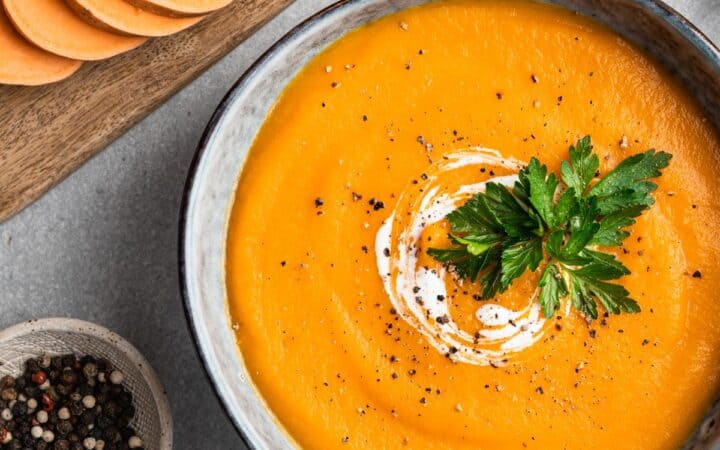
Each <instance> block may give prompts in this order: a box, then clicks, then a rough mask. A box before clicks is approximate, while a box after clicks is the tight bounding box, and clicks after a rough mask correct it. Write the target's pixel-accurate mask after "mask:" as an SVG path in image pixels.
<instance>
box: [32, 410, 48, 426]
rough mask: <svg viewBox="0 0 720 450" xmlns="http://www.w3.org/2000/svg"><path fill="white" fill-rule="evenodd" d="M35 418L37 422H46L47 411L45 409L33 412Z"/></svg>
mask: <svg viewBox="0 0 720 450" xmlns="http://www.w3.org/2000/svg"><path fill="white" fill-rule="evenodd" d="M35 419H36V420H37V421H38V423H47V421H48V413H47V411H45V410H42V409H41V410H40V411H38V412H37V414H35Z"/></svg>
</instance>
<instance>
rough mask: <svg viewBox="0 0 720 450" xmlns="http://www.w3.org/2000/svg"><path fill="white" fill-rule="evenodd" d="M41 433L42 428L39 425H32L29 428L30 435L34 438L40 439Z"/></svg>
mask: <svg viewBox="0 0 720 450" xmlns="http://www.w3.org/2000/svg"><path fill="white" fill-rule="evenodd" d="M42 434H43V429H42V427H41V426H40V425H35V426H34V427H32V428H30V435H31V436H32V437H33V438H35V439H40V438H41V437H42Z"/></svg>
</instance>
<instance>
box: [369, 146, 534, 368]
mask: <svg viewBox="0 0 720 450" xmlns="http://www.w3.org/2000/svg"><path fill="white" fill-rule="evenodd" d="M473 166H478V169H479V168H483V170H486V168H494V169H496V170H503V171H507V170H508V169H509V170H511V171H513V172H516V171H517V170H519V169H520V168H521V167H522V166H523V163H522V162H521V161H517V160H515V159H512V158H504V157H502V155H501V154H500V153H499V152H497V151H495V150H490V149H485V148H479V147H472V148H468V149H464V150H461V151H457V152H454V153H451V154H448V155H446V156H445V157H444V158H443V159H441V160H440V161H439V162H437V163H435V164H434V165H433V166H432V167H431V169H430V170H429V171H428V173H427V174H426V175H424V176H423V177H422V178H423V180H422V182H420V183H418V184H413V185H412V187H413V189H408V190H406V191H405V192H404V193H403V194H402V195H401V196H400V198H399V199H398V203H397V206H396V207H395V209H394V210H393V212H392V213H391V214H390V216H389V217H388V218H387V219H386V220H385V221H384V222H383V225H382V226H381V227H380V229H379V230H378V233H377V237H376V241H375V251H376V258H377V268H378V272H379V274H380V276H381V277H382V280H383V284H384V287H385V291H386V293H387V295H388V297H389V298H390V301H391V302H392V304H393V306H394V308H395V310H396V311H397V313H398V314H399V315H400V316H401V317H403V318H404V319H405V321H407V323H408V324H410V325H411V326H412V327H413V328H415V329H416V330H417V331H419V332H420V333H422V334H423V335H424V336H425V337H426V338H427V340H428V342H429V343H430V344H431V345H432V346H433V347H434V348H435V349H437V350H438V351H439V352H441V353H443V354H445V355H447V356H448V357H449V358H450V359H452V360H453V361H456V362H465V363H470V364H477V365H502V364H503V363H505V362H506V361H507V358H508V356H509V355H511V354H513V353H517V352H520V351H521V350H523V349H525V348H528V347H529V346H531V345H532V344H534V343H535V342H537V340H538V339H540V338H541V337H542V335H543V326H544V324H545V318H544V317H543V315H542V314H541V312H540V307H539V305H538V302H537V291H535V293H534V294H533V295H532V296H530V298H528V302H527V305H526V306H524V307H523V308H521V309H519V310H513V309H509V308H506V307H504V306H501V305H499V304H496V303H485V304H483V305H482V306H481V307H480V308H479V309H478V310H477V311H476V313H475V317H476V319H477V320H478V322H479V326H480V329H479V331H478V332H477V333H475V334H474V335H471V334H470V333H468V332H467V331H464V330H462V329H461V328H460V327H459V326H458V325H457V323H456V322H455V320H453V317H452V315H451V313H450V303H451V302H452V299H451V297H449V296H448V295H447V287H446V282H445V278H446V275H447V273H446V270H445V269H444V267H443V266H442V265H441V264H435V265H433V266H432V267H430V266H420V265H419V264H418V252H419V241H420V239H421V237H422V235H423V231H424V230H425V229H426V228H427V227H428V226H430V225H432V224H434V223H436V222H438V221H440V220H442V219H444V218H445V217H446V216H447V215H448V214H449V213H450V212H452V211H453V210H454V209H455V208H457V207H458V206H459V205H460V204H461V203H462V202H463V201H466V200H468V199H469V198H470V197H471V196H472V195H474V194H476V193H478V192H482V191H484V190H485V186H486V184H487V183H488V182H495V183H501V184H504V185H507V186H510V185H512V184H513V183H514V182H515V180H517V176H516V175H504V176H493V177H491V178H489V179H487V180H485V181H483V182H480V183H473V184H461V185H459V186H453V180H456V179H457V178H458V177H455V176H454V175H457V173H456V171H458V170H467V168H469V167H473ZM490 173H491V174H492V173H493V172H492V171H491V172H490ZM400 219H402V220H400Z"/></svg>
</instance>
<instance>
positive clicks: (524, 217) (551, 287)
mask: <svg viewBox="0 0 720 450" xmlns="http://www.w3.org/2000/svg"><path fill="white" fill-rule="evenodd" d="M592 149H593V147H592V142H591V140H590V137H589V136H585V137H584V138H582V139H580V140H579V141H578V142H577V144H576V145H575V146H571V147H570V150H569V161H563V162H562V163H561V166H560V174H561V176H560V178H558V177H557V176H556V175H555V174H554V173H548V169H547V166H546V165H544V164H542V163H541V162H540V161H539V160H538V159H537V158H532V159H531V160H530V163H529V164H528V166H527V167H526V168H524V169H523V170H521V171H520V172H519V173H518V180H517V181H516V182H515V184H514V186H513V187H512V189H509V188H507V187H506V186H504V185H501V184H498V183H492V182H491V183H487V185H486V190H485V192H481V193H479V194H476V195H475V196H473V197H472V198H471V199H470V200H469V201H468V202H466V203H465V204H464V205H462V206H460V207H459V208H457V209H456V210H455V211H453V212H452V213H450V214H449V215H448V217H447V219H448V221H449V222H450V227H451V230H452V233H451V234H450V240H451V241H452V243H453V244H454V247H452V248H448V249H429V250H428V254H429V255H430V256H431V257H433V258H434V259H435V260H437V261H439V262H442V263H444V264H447V265H449V266H451V268H452V269H453V270H454V272H455V273H456V274H457V276H458V277H459V278H460V279H468V280H470V281H471V282H475V281H476V280H479V282H480V283H481V284H482V298H484V299H489V298H492V297H494V296H495V295H497V294H498V293H501V292H504V291H505V290H506V289H507V288H508V287H509V286H510V285H511V284H512V283H513V281H514V280H516V279H517V278H519V277H520V276H522V275H523V274H524V273H525V272H526V271H528V270H529V271H531V272H534V271H536V270H537V269H538V267H539V266H540V263H541V262H542V261H543V260H546V264H545V268H544V269H543V272H542V275H541V277H540V280H539V281H538V288H539V297H538V301H539V303H540V305H541V307H542V310H543V313H544V314H545V316H547V317H551V316H552V315H553V314H554V313H555V311H556V310H557V309H558V307H559V305H560V302H561V300H562V299H563V298H566V297H568V296H569V297H570V302H571V304H572V305H573V307H574V308H576V309H577V310H579V311H580V312H581V313H582V314H584V315H585V316H586V317H589V318H597V316H598V303H599V304H600V305H602V307H603V308H605V309H606V310H607V311H609V312H611V313H614V314H618V313H620V312H627V313H633V312H638V311H640V306H639V305H638V304H637V302H635V301H634V300H633V299H631V298H630V296H629V292H628V291H627V290H626V289H625V288H624V287H623V286H621V285H619V284H615V283H611V282H610V281H612V280H617V279H619V278H622V277H624V276H626V275H628V274H630V271H629V270H628V268H627V267H625V266H624V265H623V264H622V262H621V261H619V260H618V259H617V258H616V257H615V256H614V255H613V254H611V253H606V252H603V251H601V250H600V249H599V248H598V247H611V246H620V245H622V242H623V241H624V240H625V239H626V238H627V237H628V236H629V235H630V231H629V230H628V228H629V227H631V226H632V225H633V224H634V223H635V218H636V217H638V216H639V215H640V214H642V212H643V211H645V210H646V209H648V208H649V207H650V206H652V205H653V203H654V201H655V200H654V199H653V197H652V193H653V192H654V191H655V190H656V189H657V185H656V184H655V183H654V182H653V181H651V179H652V178H656V177H658V176H660V175H661V170H662V169H664V168H666V167H667V166H668V164H669V162H670V159H671V155H670V154H669V153H665V152H656V151H655V150H649V151H647V152H645V153H640V154H637V155H634V156H631V157H629V158H627V159H626V160H624V161H622V162H621V163H620V164H618V166H617V167H615V169H613V170H612V171H610V172H609V173H608V174H607V175H606V176H605V177H603V178H602V179H600V180H599V181H598V182H597V183H595V184H594V185H592V181H593V179H594V178H595V177H596V173H597V170H598V167H599V158H598V157H597V155H596V154H594V153H593V152H592ZM558 192H560V194H558Z"/></svg>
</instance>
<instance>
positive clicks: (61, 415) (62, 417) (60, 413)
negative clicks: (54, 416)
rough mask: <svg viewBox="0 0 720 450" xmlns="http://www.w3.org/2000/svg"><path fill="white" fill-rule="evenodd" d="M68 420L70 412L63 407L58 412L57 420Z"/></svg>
mask: <svg viewBox="0 0 720 450" xmlns="http://www.w3.org/2000/svg"><path fill="white" fill-rule="evenodd" d="M69 418H70V410H69V409H67V408H65V407H64V406H63V407H62V408H60V409H59V410H58V419H60V420H68V419H69Z"/></svg>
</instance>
